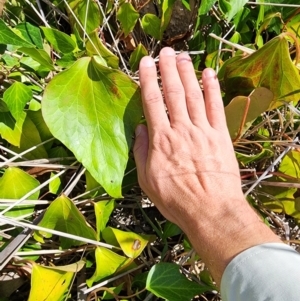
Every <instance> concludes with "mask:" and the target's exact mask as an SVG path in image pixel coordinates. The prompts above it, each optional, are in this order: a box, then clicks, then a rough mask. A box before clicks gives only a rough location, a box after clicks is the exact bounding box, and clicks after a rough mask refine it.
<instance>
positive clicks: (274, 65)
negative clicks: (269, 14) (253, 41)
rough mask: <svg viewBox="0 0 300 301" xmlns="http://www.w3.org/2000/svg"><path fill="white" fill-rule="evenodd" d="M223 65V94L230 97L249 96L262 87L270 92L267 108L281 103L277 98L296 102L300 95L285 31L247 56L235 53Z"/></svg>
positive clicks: (296, 72) (295, 69)
mask: <svg viewBox="0 0 300 301" xmlns="http://www.w3.org/2000/svg"><path fill="white" fill-rule="evenodd" d="M282 62H284V63H282ZM224 68H225V70H223V71H225V73H223V71H220V72H221V74H225V76H224V84H225V90H226V97H227V98H229V99H232V98H233V97H235V96H237V95H249V94H250V92H251V91H252V90H253V89H255V88H257V87H265V88H267V89H269V90H270V91H271V92H272V93H273V95H274V99H273V102H272V104H271V106H270V109H271V108H275V107H277V106H280V105H282V102H281V101H280V100H284V101H286V102H291V101H292V102H294V103H297V102H298V100H299V98H300V90H299V87H300V76H299V71H298V70H297V68H296V67H295V65H294V64H293V62H292V61H291V58H290V54H289V48H288V42H287V40H286V38H285V36H284V34H281V35H279V36H278V37H276V38H274V39H272V40H271V41H269V42H268V43H266V44H265V45H264V46H263V47H262V48H260V49H259V50H257V51H256V52H254V53H253V54H251V55H249V56H247V57H242V56H236V57H234V58H232V59H230V60H228V61H227V62H226V63H225V64H224ZM222 69H223V68H222Z"/></svg>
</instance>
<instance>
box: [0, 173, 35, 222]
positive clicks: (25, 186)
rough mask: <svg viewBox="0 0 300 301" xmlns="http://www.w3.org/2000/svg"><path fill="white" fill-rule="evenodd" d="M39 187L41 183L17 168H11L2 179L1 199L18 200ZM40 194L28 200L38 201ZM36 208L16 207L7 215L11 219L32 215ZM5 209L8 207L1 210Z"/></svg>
mask: <svg viewBox="0 0 300 301" xmlns="http://www.w3.org/2000/svg"><path fill="white" fill-rule="evenodd" d="M39 185H40V183H39V181H38V180H36V179H35V178H33V177H32V176H30V175H29V174H28V173H26V172H25V171H23V170H21V169H19V168H16V167H9V168H7V169H6V170H5V172H4V174H3V176H2V177H1V178H0V199H13V200H18V199H20V198H22V197H23V196H24V195H26V194H27V193H28V192H30V191H31V190H33V189H35V188H37V187H38V186H39ZM39 194H40V192H39V191H37V192H35V193H34V194H32V195H31V196H29V197H28V200H37V199H38V197H39ZM34 207H35V205H26V206H24V205H22V206H15V207H14V208H13V209H12V210H10V211H8V212H7V213H5V215H6V216H11V217H18V216H22V215H25V214H29V213H32V212H33V211H34ZM5 208H6V207H0V210H3V209H5Z"/></svg>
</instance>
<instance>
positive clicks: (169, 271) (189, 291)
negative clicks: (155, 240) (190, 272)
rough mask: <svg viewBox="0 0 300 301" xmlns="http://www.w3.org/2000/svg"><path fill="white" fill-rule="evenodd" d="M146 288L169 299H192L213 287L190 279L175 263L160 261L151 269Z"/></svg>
mask: <svg viewBox="0 0 300 301" xmlns="http://www.w3.org/2000/svg"><path fill="white" fill-rule="evenodd" d="M146 288H147V290H148V291H150V292H151V293H153V294H154V295H155V296H157V297H160V298H164V299H167V300H169V301H190V300H191V299H192V298H193V297H194V296H195V295H199V294H202V293H204V292H206V291H208V290H210V289H211V287H209V286H204V285H200V284H198V283H196V282H192V281H190V280H188V279H187V278H186V277H185V276H184V275H182V274H181V273H180V272H179V266H178V265H177V264H174V263H158V264H156V265H154V266H153V267H152V268H151V270H150V271H149V274H148V277H147V282H146Z"/></svg>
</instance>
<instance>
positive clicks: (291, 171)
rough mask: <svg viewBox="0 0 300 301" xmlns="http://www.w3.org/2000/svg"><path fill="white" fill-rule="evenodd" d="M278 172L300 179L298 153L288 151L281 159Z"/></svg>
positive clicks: (299, 157) (299, 154) (299, 158)
mask: <svg viewBox="0 0 300 301" xmlns="http://www.w3.org/2000/svg"><path fill="white" fill-rule="evenodd" d="M278 170H279V171H280V172H282V173H284V174H286V175H288V176H290V177H293V178H295V179H299V178H300V153H299V152H297V151H293V150H292V151H289V152H288V153H287V154H286V155H285V156H284V157H283V159H282V161H281V163H280V166H279V169H278Z"/></svg>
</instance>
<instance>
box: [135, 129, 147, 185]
mask: <svg viewBox="0 0 300 301" xmlns="http://www.w3.org/2000/svg"><path fill="white" fill-rule="evenodd" d="M148 146H149V138H148V129H147V127H146V126H145V125H143V124H139V125H138V126H137V127H136V129H135V143H134V147H133V154H134V159H135V163H136V167H137V172H138V177H139V182H141V181H143V182H145V175H146V173H145V171H146V162H147V157H148ZM140 184H141V183H140Z"/></svg>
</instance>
